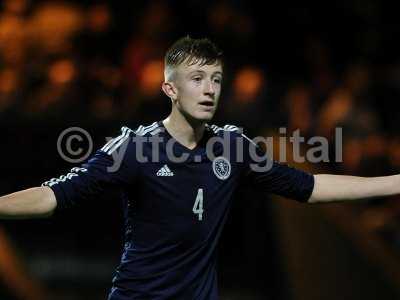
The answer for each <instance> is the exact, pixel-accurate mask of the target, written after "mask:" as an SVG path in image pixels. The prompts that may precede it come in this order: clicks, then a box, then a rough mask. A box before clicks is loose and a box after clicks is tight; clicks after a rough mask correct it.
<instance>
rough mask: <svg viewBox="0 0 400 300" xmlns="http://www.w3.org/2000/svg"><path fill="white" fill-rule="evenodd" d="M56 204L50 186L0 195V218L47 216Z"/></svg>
mask: <svg viewBox="0 0 400 300" xmlns="http://www.w3.org/2000/svg"><path fill="white" fill-rule="evenodd" d="M56 206H57V202H56V197H55V195H54V192H53V191H52V190H51V188H49V187H47V186H44V187H36V188H31V189H27V190H23V191H20V192H16V193H12V194H9V195H5V196H3V197H0V218H1V219H24V218H35V217H47V216H50V215H52V213H53V211H54V209H55V208H56Z"/></svg>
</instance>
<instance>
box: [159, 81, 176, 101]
mask: <svg viewBox="0 0 400 300" xmlns="http://www.w3.org/2000/svg"><path fill="white" fill-rule="evenodd" d="M161 89H162V90H163V92H164V93H165V95H167V96H168V97H169V98H171V100H172V102H174V101H175V100H176V99H177V98H178V90H177V89H176V87H175V85H174V83H173V82H170V81H164V82H163V83H162V86H161Z"/></svg>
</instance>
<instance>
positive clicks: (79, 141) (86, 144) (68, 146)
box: [57, 127, 93, 164]
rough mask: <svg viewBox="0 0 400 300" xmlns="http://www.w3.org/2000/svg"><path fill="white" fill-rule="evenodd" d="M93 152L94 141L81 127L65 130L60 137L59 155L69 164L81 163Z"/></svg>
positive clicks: (58, 142)
mask: <svg viewBox="0 0 400 300" xmlns="http://www.w3.org/2000/svg"><path fill="white" fill-rule="evenodd" d="M92 150H93V140H92V137H91V136H90V134H89V132H87V131H86V130H85V129H83V128H80V127H70V128H67V129H65V130H64V131H63V132H61V134H60V135H59V137H58V140H57V151H58V154H59V155H60V156H61V157H62V159H64V160H65V161H67V162H69V163H74V164H76V163H81V162H83V161H84V160H86V159H87V158H88V157H89V156H90V154H91V153H92Z"/></svg>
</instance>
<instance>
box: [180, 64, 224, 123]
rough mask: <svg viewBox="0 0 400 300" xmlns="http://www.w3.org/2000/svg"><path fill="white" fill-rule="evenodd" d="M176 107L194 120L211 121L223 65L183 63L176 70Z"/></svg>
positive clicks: (216, 104)
mask: <svg viewBox="0 0 400 300" xmlns="http://www.w3.org/2000/svg"><path fill="white" fill-rule="evenodd" d="M173 83H174V86H175V88H176V99H173V103H174V105H176V108H177V109H178V110H179V111H180V112H181V113H182V114H183V115H184V116H186V117H189V118H190V119H192V120H196V121H201V122H207V121H210V120H211V119H212V118H213V116H214V114H215V111H216V109H217V106H218V100H219V96H220V94H221V84H222V66H221V64H220V63H219V62H217V63H216V64H214V65H204V66H200V64H194V65H190V66H189V65H187V64H186V63H182V64H181V65H179V66H178V67H176V70H175V76H174V80H173Z"/></svg>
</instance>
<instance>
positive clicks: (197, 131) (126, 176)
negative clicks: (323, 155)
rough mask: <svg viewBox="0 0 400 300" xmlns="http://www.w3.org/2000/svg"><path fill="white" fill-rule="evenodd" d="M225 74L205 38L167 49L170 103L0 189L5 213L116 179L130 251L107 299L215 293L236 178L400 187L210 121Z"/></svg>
mask: <svg viewBox="0 0 400 300" xmlns="http://www.w3.org/2000/svg"><path fill="white" fill-rule="evenodd" d="M222 81H223V61H222V54H221V51H220V50H219V49H218V48H217V47H216V46H215V45H214V44H213V43H212V42H210V41H209V40H208V39H192V38H189V37H185V38H182V39H180V40H178V41H177V42H176V43H175V44H174V45H173V46H172V47H171V48H170V49H169V51H168V52H167V53H166V56H165V81H164V83H163V84H162V90H163V91H164V93H165V94H166V95H167V96H168V97H169V98H170V100H171V106H172V109H171V113H170V114H169V116H168V117H167V118H166V119H164V120H162V121H156V122H154V123H153V124H150V125H148V126H140V127H139V128H137V129H136V130H131V129H129V128H127V127H123V128H122V130H121V134H120V135H119V136H118V137H116V138H114V139H112V140H110V141H109V142H108V143H107V144H106V145H105V146H104V147H103V148H102V149H100V150H98V151H97V152H96V153H95V155H94V156H93V157H92V158H91V159H90V160H89V161H88V162H87V163H86V164H84V165H82V166H81V167H79V168H78V167H77V168H74V169H72V170H71V172H70V173H68V174H66V175H64V176H61V177H60V178H57V179H52V180H50V181H47V182H45V183H44V184H43V185H42V186H41V187H35V188H32V189H28V190H23V191H20V192H17V193H13V194H10V195H6V196H3V197H1V198H0V217H2V218H18V217H34V216H48V215H51V214H52V213H53V212H54V211H55V210H56V209H59V210H61V209H64V208H67V207H71V206H73V205H74V204H75V203H77V202H79V201H85V200H88V201H92V202H93V205H96V199H97V197H98V195H99V194H101V193H102V192H103V191H104V190H106V189H117V190H119V191H120V192H121V197H122V199H123V200H124V203H125V218H126V220H125V221H126V233H125V245H124V252H123V255H122V258H121V263H120V265H119V266H118V268H117V270H116V275H115V278H114V280H113V286H112V289H111V291H110V294H109V298H108V299H109V300H117V299H118V300H128V299H129V300H131V299H185V300H187V299H217V298H218V292H217V276H216V246H217V243H218V240H219V237H220V235H221V232H222V229H223V226H224V224H225V221H226V218H227V215H228V212H229V208H230V206H231V201H232V195H233V193H234V191H235V189H236V188H237V186H238V185H240V184H242V183H244V182H246V183H250V184H253V185H254V186H255V187H257V188H258V189H260V190H262V191H263V192H265V193H275V194H279V195H282V196H285V197H288V198H292V199H295V200H298V201H301V202H307V203H315V202H328V201H340V200H354V199H360V198H366V197H374V196H385V195H393V194H398V193H400V176H399V175H395V176H386V177H375V178H361V177H352V176H335V175H312V174H308V173H306V172H303V171H301V170H296V169H293V168H290V167H288V166H286V165H283V164H279V163H277V162H274V161H272V160H270V159H268V158H267V157H266V155H264V153H263V152H262V151H261V150H260V149H258V147H257V146H256V145H255V144H253V143H252V141H251V140H249V139H248V138H247V137H246V136H244V135H243V134H242V133H241V132H240V131H239V129H238V128H237V127H235V126H232V125H226V126H223V127H218V126H215V125H209V122H210V121H211V119H212V118H213V116H214V113H215V111H216V109H217V107H218V100H219V97H220V93H221V85H222Z"/></svg>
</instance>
